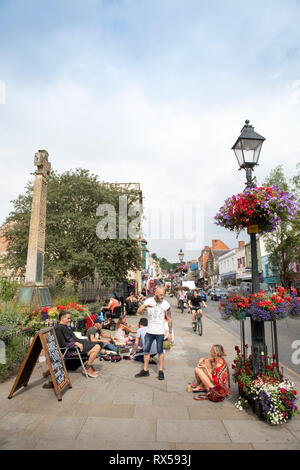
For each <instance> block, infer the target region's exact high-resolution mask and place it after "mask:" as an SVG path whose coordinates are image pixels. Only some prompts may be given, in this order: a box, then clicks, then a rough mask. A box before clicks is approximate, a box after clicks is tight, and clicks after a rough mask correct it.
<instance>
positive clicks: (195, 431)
mask: <svg viewBox="0 0 300 470" xmlns="http://www.w3.org/2000/svg"><path fill="white" fill-rule="evenodd" d="M157 438H158V440H165V441H167V442H180V441H182V442H215V443H216V442H230V438H229V435H228V433H227V431H226V429H225V428H224V426H223V423H222V421H220V420H217V419H203V420H183V419H182V420H178V419H176V420H175V419H164V420H161V419H159V420H157Z"/></svg>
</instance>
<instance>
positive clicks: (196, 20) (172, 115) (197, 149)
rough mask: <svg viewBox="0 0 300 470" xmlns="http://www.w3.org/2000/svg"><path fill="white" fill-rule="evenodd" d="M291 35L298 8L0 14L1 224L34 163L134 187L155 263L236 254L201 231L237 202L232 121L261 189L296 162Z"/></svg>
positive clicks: (113, 2)
mask: <svg viewBox="0 0 300 470" xmlns="http://www.w3.org/2000/svg"><path fill="white" fill-rule="evenodd" d="M299 24H300V2H299V1H298V0H263V1H257V0H252V1H251V3H250V4H249V3H245V2H240V1H238V0H226V1H224V0H184V1H183V0H85V1H84V2H82V1H78V0H45V1H41V0H0V169H1V190H0V198H1V199H0V224H2V223H3V222H4V220H5V218H6V217H7V215H8V214H9V212H10V211H11V210H12V208H13V205H12V203H11V201H12V200H13V199H15V198H17V196H18V195H19V194H22V193H23V192H24V188H25V185H26V182H27V181H28V180H29V179H30V177H31V176H30V174H31V173H32V172H33V171H34V170H35V167H34V164H33V161H34V154H35V152H36V151H37V150H39V149H46V150H47V151H48V152H49V160H50V162H51V165H52V167H53V168H54V169H55V170H56V171H58V172H59V173H60V172H63V171H66V170H69V169H75V168H86V169H89V170H90V171H91V172H92V173H95V174H97V175H99V179H100V180H101V181H108V182H139V183H140V184H141V189H142V191H143V196H144V216H145V219H144V222H143V234H144V236H145V238H146V239H147V241H148V248H149V250H150V251H151V252H155V253H157V254H158V256H161V257H165V258H167V259H168V260H170V261H173V262H174V261H178V256H177V254H178V252H179V250H180V249H182V250H183V251H184V253H185V259H186V260H190V259H193V258H195V257H198V256H199V255H200V252H201V249H202V248H203V246H204V245H211V240H213V239H221V240H223V241H224V242H225V243H226V244H227V245H228V246H229V248H234V247H236V246H237V244H238V241H237V239H236V237H235V235H234V234H232V233H231V232H228V231H226V230H225V229H222V228H221V227H217V226H216V225H215V224H214V220H213V217H214V215H215V214H216V213H217V211H218V209H219V208H220V207H221V206H222V205H223V202H224V200H225V199H226V198H227V197H229V196H231V195H233V194H237V193H238V192H240V191H242V190H243V188H244V184H245V174H244V172H242V171H238V165H237V161H236V158H235V156H234V153H233V151H232V150H231V147H232V145H233V144H234V143H235V141H236V139H237V138H238V136H239V134H240V131H241V129H242V127H243V125H244V122H245V120H246V119H249V120H250V124H252V125H253V126H254V128H255V131H256V132H258V133H259V134H261V135H263V136H264V137H265V138H266V141H265V143H264V145H263V148H262V152H261V157H260V162H259V163H260V165H259V166H258V167H257V168H256V170H255V174H256V176H257V181H258V182H259V183H260V184H261V183H263V181H264V178H266V177H267V176H268V174H269V172H270V171H271V170H272V169H273V168H275V167H276V166H277V165H280V164H282V165H283V169H284V172H285V174H286V175H287V176H288V177H291V176H293V174H294V172H295V169H296V164H297V163H298V162H299V161H300V139H299V134H300V132H299V131H300V119H299V111H300V34H299ZM170 221H171V222H170ZM239 239H241V240H247V234H245V233H243V234H241V236H240V237H239Z"/></svg>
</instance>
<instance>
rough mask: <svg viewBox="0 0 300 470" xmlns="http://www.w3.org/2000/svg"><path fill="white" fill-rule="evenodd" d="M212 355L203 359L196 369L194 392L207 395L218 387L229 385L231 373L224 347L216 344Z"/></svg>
mask: <svg viewBox="0 0 300 470" xmlns="http://www.w3.org/2000/svg"><path fill="white" fill-rule="evenodd" d="M210 354H211V356H210V357H202V358H201V359H200V361H199V363H198V365H197V367H196V369H195V377H196V382H194V383H192V384H191V387H192V391H193V392H198V393H199V392H204V393H207V392H208V391H209V390H210V389H211V388H213V387H215V386H217V385H225V386H226V385H228V384H229V371H228V366H227V364H226V362H225V360H224V359H223V357H224V356H226V353H225V351H224V348H223V346H221V345H220V344H214V345H213V346H212V347H211V350H210Z"/></svg>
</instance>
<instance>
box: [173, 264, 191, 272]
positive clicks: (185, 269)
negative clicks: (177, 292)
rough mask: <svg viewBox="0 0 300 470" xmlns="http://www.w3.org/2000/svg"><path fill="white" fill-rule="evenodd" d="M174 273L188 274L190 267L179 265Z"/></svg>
mask: <svg viewBox="0 0 300 470" xmlns="http://www.w3.org/2000/svg"><path fill="white" fill-rule="evenodd" d="M174 272H175V273H187V272H188V267H187V265H186V264H179V265H178V266H176V268H175V269H174Z"/></svg>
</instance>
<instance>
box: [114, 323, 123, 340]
mask: <svg viewBox="0 0 300 470" xmlns="http://www.w3.org/2000/svg"><path fill="white" fill-rule="evenodd" d="M114 337H115V338H117V340H118V341H120V343H124V342H125V330H123V328H122V327H121V326H120V328H118V329H117V330H116V332H115V334H114Z"/></svg>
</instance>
